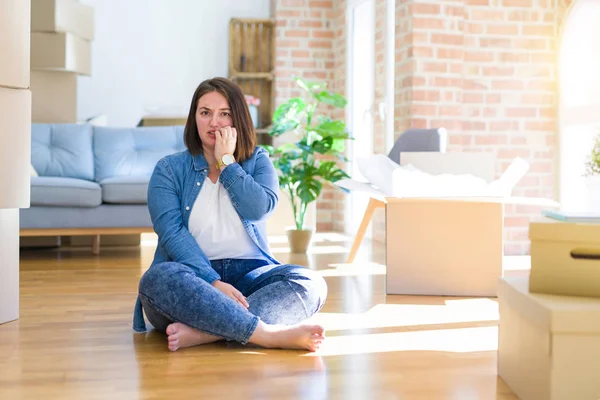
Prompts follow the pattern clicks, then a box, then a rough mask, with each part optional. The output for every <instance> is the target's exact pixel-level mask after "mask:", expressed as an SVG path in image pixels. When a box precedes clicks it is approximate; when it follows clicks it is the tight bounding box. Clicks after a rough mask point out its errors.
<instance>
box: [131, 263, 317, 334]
mask: <svg viewBox="0 0 600 400" xmlns="http://www.w3.org/2000/svg"><path fill="white" fill-rule="evenodd" d="M211 265H212V267H213V268H214V270H215V271H216V272H217V273H218V274H219V275H220V276H221V280H222V281H223V282H225V283H229V284H230V285H233V286H234V287H235V288H236V289H237V290H239V291H240V292H241V293H242V294H243V295H244V296H245V297H246V299H247V300H248V304H250V307H249V309H248V310H246V309H245V308H244V307H242V306H241V305H239V304H238V303H236V302H235V301H234V300H233V299H231V298H230V297H228V296H226V295H224V294H223V293H222V292H221V291H219V290H218V289H216V288H215V287H213V286H212V285H210V284H208V283H207V282H206V281H205V280H203V279H201V278H199V277H197V276H196V275H195V274H194V273H193V271H192V270H191V269H190V268H189V267H187V266H185V265H183V264H180V263H177V262H163V263H159V264H154V265H152V266H151V267H150V268H149V269H148V271H146V273H145V274H144V275H143V276H142V278H141V280H140V285H139V293H140V298H141V302H142V306H143V308H144V311H145V313H146V317H147V318H148V320H149V321H150V323H151V324H152V325H153V326H154V328H155V329H156V330H158V331H162V332H164V331H165V330H166V328H167V326H168V325H169V324H171V323H173V322H181V323H183V324H186V325H188V326H190V327H192V328H195V329H197V330H199V331H202V332H206V333H209V334H211V335H215V336H219V337H222V338H224V339H226V340H234V341H237V342H240V343H243V344H246V343H247V342H248V340H249V339H250V336H252V334H253V332H254V330H255V329H256V326H257V325H258V321H259V319H260V320H262V321H263V322H265V323H267V324H284V325H292V324H295V323H298V322H300V321H302V320H304V319H307V318H309V317H310V316H312V315H313V314H315V313H317V312H318V311H319V310H320V309H321V308H322V307H323V304H324V303H325V298H326V297H327V284H326V283H325V280H324V279H323V277H322V276H320V275H319V274H317V273H315V272H314V271H312V270H310V269H307V268H304V267H301V266H298V265H292V264H287V265H272V264H271V265H267V262H266V261H264V260H242V259H224V260H215V261H211Z"/></svg>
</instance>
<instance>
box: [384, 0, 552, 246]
mask: <svg viewBox="0 0 600 400" xmlns="http://www.w3.org/2000/svg"><path fill="white" fill-rule="evenodd" d="M560 10H561V9H560V8H556V7H555V2H554V1H551V0H446V1H444V2H439V1H433V0H431V1H430V0H414V1H410V2H400V3H398V7H397V28H400V30H399V32H398V33H397V41H399V42H400V43H401V44H404V48H403V49H402V51H401V54H399V56H400V59H399V60H398V69H399V70H400V71H401V73H404V78H402V79H401V80H402V81H401V82H396V88H397V90H398V89H400V93H399V94H397V96H396V127H397V128H399V129H397V130H396V133H397V134H398V133H400V132H402V131H403V130H404V129H405V128H406V127H407V126H412V127H421V128H430V127H440V126H443V127H445V128H446V129H447V130H448V133H449V151H484V152H489V153H490V154H491V155H493V156H494V157H496V159H497V168H496V172H497V175H500V173H501V172H503V171H504V170H505V169H506V167H507V166H508V165H509V163H510V161H511V160H512V159H514V158H515V157H523V158H524V159H526V160H527V161H528V162H529V163H530V165H531V167H530V171H529V173H528V174H527V176H526V177H525V178H524V179H523V180H522V181H521V183H520V184H519V185H518V186H517V188H516V189H515V191H514V194H515V195H525V196H540V197H554V186H555V176H556V175H555V174H556V172H555V169H554V166H555V154H556V148H555V131H556V104H557V91H556V84H557V82H556V78H557V70H556V66H557V56H556V54H557V52H556V48H557V45H556V25H557V18H558V15H559V13H560ZM407 13H408V19H409V20H410V21H411V22H412V27H411V29H409V30H408V31H406V30H403V26H405V25H404V24H405V21H406V19H407V16H406V14H407ZM406 32H409V33H406ZM406 36H408V42H409V43H408V45H407V44H406V41H407V40H403V39H402V38H405V37H406ZM397 45H398V43H397ZM406 47H408V49H405V48H406ZM397 79H399V77H398V76H397ZM406 81H408V83H409V87H408V88H407V87H406V85H405V82H406ZM407 109H408V113H409V117H408V121H409V122H408V123H407V117H406V113H407ZM539 211H540V210H539V208H535V207H523V206H507V207H506V218H505V226H506V230H505V232H506V237H505V239H506V241H505V251H506V253H507V254H525V253H528V251H529V249H528V242H527V226H528V223H529V221H530V218H531V217H532V216H534V215H538V214H539Z"/></svg>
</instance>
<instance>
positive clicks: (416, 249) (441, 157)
mask: <svg viewBox="0 0 600 400" xmlns="http://www.w3.org/2000/svg"><path fill="white" fill-rule="evenodd" d="M373 160H374V163H375V164H379V165H378V167H382V168H377V170H376V171H375V170H373V169H372V168H371V169H369V168H365V167H364V165H363V168H361V172H363V175H365V177H366V178H367V179H369V182H357V181H355V180H351V179H345V180H342V181H339V182H337V184H338V185H339V186H340V187H342V188H345V189H347V190H350V191H361V192H367V193H369V195H370V196H371V197H372V198H373V199H376V200H378V201H380V202H381V203H383V204H384V205H385V209H386V264H387V273H386V292H387V294H403V295H447V296H489V297H495V296H496V293H497V283H498V278H499V277H502V276H503V268H502V260H503V247H504V246H503V241H504V240H503V237H504V235H503V230H504V205H505V204H527V205H539V206H544V207H558V206H559V204H558V203H557V202H556V201H554V200H551V199H543V198H528V197H514V196H512V195H511V194H512V189H513V188H514V186H515V185H516V184H517V183H518V182H519V181H520V180H521V178H522V177H523V176H524V175H525V174H526V172H527V170H528V168H529V166H528V164H527V163H526V162H525V161H523V160H521V159H516V160H515V161H514V162H513V163H512V164H511V166H510V167H509V168H508V169H507V170H506V171H504V173H503V174H502V176H501V177H500V178H498V179H497V180H494V179H493V178H494V175H495V173H494V172H495V159H494V157H493V156H490V154H486V153H467V152H462V153H439V152H411V153H402V155H401V166H402V168H398V166H397V165H395V166H394V165H391V164H389V163H388V162H387V161H385V160H384V159H382V158H374V159H373ZM386 164H387V166H386ZM409 166H412V167H414V168H416V169H418V170H419V171H421V173H418V171H416V172H415V173H407V171H410V168H412V167H409ZM423 173H425V174H423ZM427 174H428V175H429V176H427ZM373 181H376V182H377V183H376V184H373ZM390 182H391V184H390ZM421 182H422V184H421ZM460 184H463V185H462V186H460ZM436 188H439V190H438V189H436Z"/></svg>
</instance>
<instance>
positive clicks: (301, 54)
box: [292, 50, 310, 58]
mask: <svg viewBox="0 0 600 400" xmlns="http://www.w3.org/2000/svg"><path fill="white" fill-rule="evenodd" d="M309 56H310V52H309V51H306V50H292V57H293V58H308V57H309Z"/></svg>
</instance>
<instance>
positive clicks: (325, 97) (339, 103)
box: [314, 90, 348, 108]
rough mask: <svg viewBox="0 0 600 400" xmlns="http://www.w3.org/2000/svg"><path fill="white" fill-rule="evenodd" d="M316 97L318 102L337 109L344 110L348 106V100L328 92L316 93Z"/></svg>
mask: <svg viewBox="0 0 600 400" xmlns="http://www.w3.org/2000/svg"><path fill="white" fill-rule="evenodd" d="M314 96H315V98H316V99H317V100H318V101H320V102H322V103H325V104H329V105H331V106H334V107H337V108H344V107H346V104H348V101H347V100H346V98H345V97H344V96H342V95H341V94H337V93H331V92H328V91H326V90H323V91H321V92H318V93H315V94H314Z"/></svg>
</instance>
